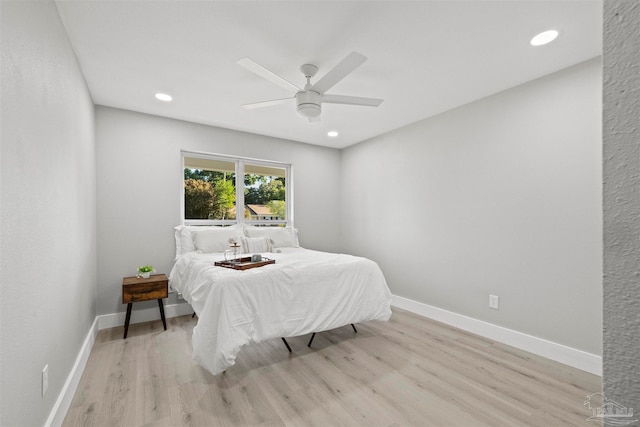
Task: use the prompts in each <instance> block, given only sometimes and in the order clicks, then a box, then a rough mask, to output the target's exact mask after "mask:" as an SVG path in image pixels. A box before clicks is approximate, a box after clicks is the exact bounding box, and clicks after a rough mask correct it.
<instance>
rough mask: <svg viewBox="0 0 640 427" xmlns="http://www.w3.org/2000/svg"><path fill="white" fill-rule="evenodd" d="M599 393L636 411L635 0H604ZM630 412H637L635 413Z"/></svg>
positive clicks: (639, 7) (639, 97)
mask: <svg viewBox="0 0 640 427" xmlns="http://www.w3.org/2000/svg"><path fill="white" fill-rule="evenodd" d="M603 47H604V60H603V63H604V88H603V95H604V97H603V101H604V114H603V134H604V152H603V181H604V189H603V193H604V338H603V345H604V352H603V384H604V392H605V395H606V396H607V397H608V398H609V399H613V400H615V401H616V402H618V403H620V404H621V405H624V406H627V407H632V408H634V409H635V411H636V414H638V412H640V2H638V1H632V0H605V2H604V45H603ZM636 418H638V417H637V415H636Z"/></svg>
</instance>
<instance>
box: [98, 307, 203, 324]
mask: <svg viewBox="0 0 640 427" xmlns="http://www.w3.org/2000/svg"><path fill="white" fill-rule="evenodd" d="M191 313H193V309H192V308H191V306H190V305H189V304H187V303H186V302H184V303H180V304H172V305H166V306H165V307H164V316H165V317H166V318H169V317H176V316H184V315H185V314H191ZM126 316H127V314H126V313H125V312H119V313H111V314H102V315H100V316H98V317H97V319H98V330H103V329H107V328H115V327H117V326H123V325H124V320H125V317H126ZM159 319H160V310H158V306H157V305H156V306H155V307H151V308H145V309H142V310H136V309H135V304H134V306H133V311H132V312H131V320H130V322H129V324H131V325H132V324H134V323H142V322H150V321H152V320H159Z"/></svg>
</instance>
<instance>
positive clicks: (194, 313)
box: [191, 311, 196, 319]
mask: <svg viewBox="0 0 640 427" xmlns="http://www.w3.org/2000/svg"><path fill="white" fill-rule="evenodd" d="M194 317H196V312H195V311H194V312H193V314H192V315H191V318H192V319H193V318H194Z"/></svg>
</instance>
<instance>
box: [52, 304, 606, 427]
mask: <svg viewBox="0 0 640 427" xmlns="http://www.w3.org/2000/svg"><path fill="white" fill-rule="evenodd" d="M196 321H197V319H192V318H191V316H181V317H176V318H172V319H167V328H168V330H167V331H164V330H163V329H162V323H161V322H160V321H156V322H149V323H142V324H135V325H131V326H130V328H129V336H128V338H127V339H126V340H123V339H122V333H123V329H122V328H113V329H107V330H103V331H101V332H100V333H99V334H98V337H97V339H96V343H95V345H94V347H93V349H92V351H91V355H90V357H89V361H88V363H87V367H86V369H85V371H84V373H83V376H82V379H81V382H80V385H79V386H78V390H77V392H76V394H75V396H74V399H73V402H72V404H71V408H70V409H69V411H68V413H67V415H66V418H65V420H64V424H63V425H64V426H245V425H246V426H254V425H264V426H334V425H335V426H571V425H581V426H597V424H595V423H593V422H588V421H586V419H587V418H588V417H589V416H590V415H591V413H590V411H589V410H588V409H587V408H586V407H585V406H583V402H584V401H585V399H586V396H587V395H588V394H591V393H594V392H599V391H601V379H600V378H599V377H597V376H595V375H591V374H588V373H585V372H582V371H580V370H577V369H573V368H570V367H567V366H565V365H561V364H558V363H555V362H552V361H550V360H547V359H544V358H541V357H538V356H535V355H532V354H529V353H526V352H524V351H520V350H517V349H514V348H512V347H509V346H506V345H502V344H499V343H496V342H493V341H491V340H488V339H485V338H481V337H478V336H476V335H472V334H469V333H466V332H463V331H460V330H458V329H455V328H452V327H449V326H446V325H443V324H441V323H438V322H434V321H431V320H429V319H425V318H423V317H420V316H417V315H414V314H411V313H408V312H406V311H402V310H398V309H394V313H393V316H392V318H391V320H390V321H389V322H367V323H364V324H359V325H357V327H358V333H357V334H356V333H354V332H353V330H352V329H351V327H349V326H347V327H343V328H340V329H336V330H333V331H328V332H323V333H321V334H317V335H316V337H315V340H314V342H313V345H312V348H311V349H309V348H307V342H308V340H309V336H302V337H295V338H289V339H288V341H289V344H290V345H291V347H292V349H293V353H291V354H289V353H288V352H287V350H286V348H285V346H284V344H283V343H282V341H281V340H279V339H273V340H269V341H267V342H263V343H259V344H252V345H250V346H246V347H245V348H243V349H242V350H241V352H240V354H239V355H238V359H237V363H236V365H235V366H233V367H231V368H229V369H227V371H226V372H225V373H224V374H222V375H218V376H213V375H211V374H209V373H208V372H207V371H205V370H204V369H203V368H201V367H199V366H198V365H196V364H195V363H194V362H193V361H192V359H191V331H192V329H193V326H194V325H195V324H196Z"/></svg>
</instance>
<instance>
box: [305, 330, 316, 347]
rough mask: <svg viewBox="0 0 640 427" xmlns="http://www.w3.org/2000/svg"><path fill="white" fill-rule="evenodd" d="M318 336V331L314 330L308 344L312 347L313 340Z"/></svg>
mask: <svg viewBox="0 0 640 427" xmlns="http://www.w3.org/2000/svg"><path fill="white" fill-rule="evenodd" d="M315 337H316V333H315V332H314V333H313V334H311V339H310V340H309V344H307V347H311V343H312V342H313V339H314V338H315Z"/></svg>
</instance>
